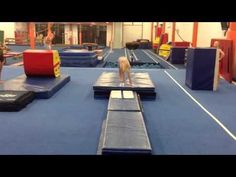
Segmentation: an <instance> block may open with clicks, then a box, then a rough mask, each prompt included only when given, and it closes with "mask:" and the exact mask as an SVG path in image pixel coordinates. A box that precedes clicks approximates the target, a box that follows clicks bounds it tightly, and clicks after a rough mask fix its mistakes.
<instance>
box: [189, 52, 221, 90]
mask: <svg viewBox="0 0 236 177" xmlns="http://www.w3.org/2000/svg"><path fill="white" fill-rule="evenodd" d="M218 58H219V55H218V53H217V50H216V48H189V49H188V50H187V66H186V80H185V84H186V85H187V86H188V87H189V88H191V89H192V90H216V89H217V86H218V72H219V61H218Z"/></svg>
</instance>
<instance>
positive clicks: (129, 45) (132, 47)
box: [125, 42, 139, 50]
mask: <svg viewBox="0 0 236 177" xmlns="http://www.w3.org/2000/svg"><path fill="white" fill-rule="evenodd" d="M125 46H126V48H127V49H129V50H136V49H137V48H138V47H139V43H138V42H127V43H126V44H125Z"/></svg>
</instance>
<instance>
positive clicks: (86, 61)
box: [59, 49, 100, 67]
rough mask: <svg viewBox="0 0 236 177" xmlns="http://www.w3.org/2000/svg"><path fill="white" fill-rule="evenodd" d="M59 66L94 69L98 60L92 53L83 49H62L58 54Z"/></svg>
mask: <svg viewBox="0 0 236 177" xmlns="http://www.w3.org/2000/svg"><path fill="white" fill-rule="evenodd" d="M59 55H60V58H61V66H67V67H95V66H96V65H97V64H98V63H99V62H100V60H99V59H98V56H97V54H96V53H95V52H94V51H88V50H85V49H63V50H61V51H60V52H59Z"/></svg>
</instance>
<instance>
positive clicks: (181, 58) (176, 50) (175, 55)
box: [170, 47, 187, 64]
mask: <svg viewBox="0 0 236 177" xmlns="http://www.w3.org/2000/svg"><path fill="white" fill-rule="evenodd" d="M186 50H187V48H186V47H171V52H170V62H171V63H172V64H184V63H185V53H186Z"/></svg>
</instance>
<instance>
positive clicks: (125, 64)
mask: <svg viewBox="0 0 236 177" xmlns="http://www.w3.org/2000/svg"><path fill="white" fill-rule="evenodd" d="M118 65H119V78H120V82H121V85H123V86H124V84H125V80H126V79H125V78H126V77H125V76H126V74H127V75H128V79H129V85H132V80H131V66H130V63H129V60H128V58H127V57H124V56H122V57H119V59H118Z"/></svg>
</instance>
